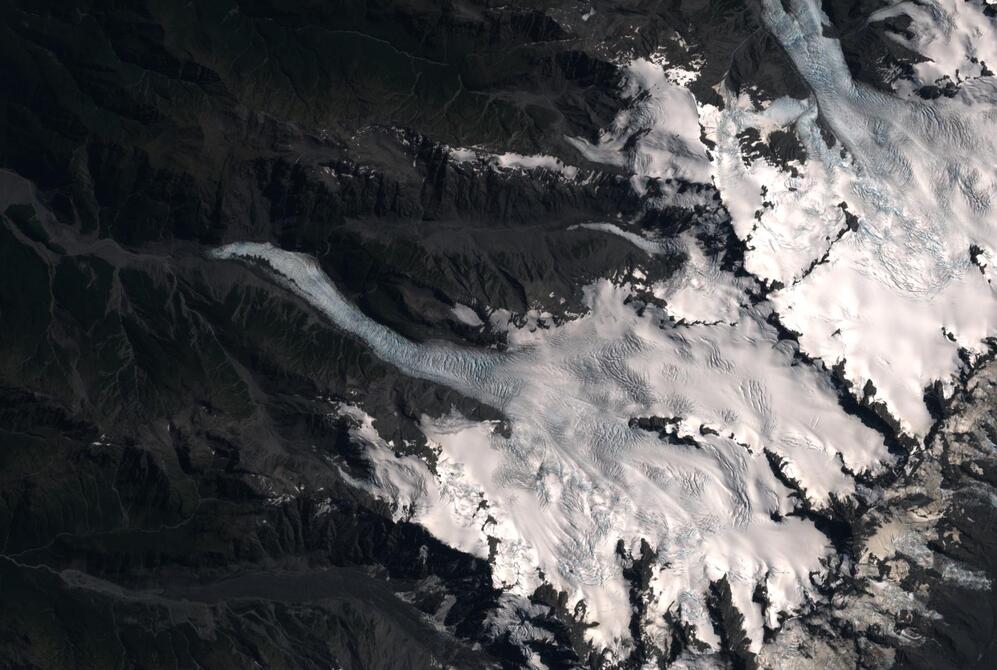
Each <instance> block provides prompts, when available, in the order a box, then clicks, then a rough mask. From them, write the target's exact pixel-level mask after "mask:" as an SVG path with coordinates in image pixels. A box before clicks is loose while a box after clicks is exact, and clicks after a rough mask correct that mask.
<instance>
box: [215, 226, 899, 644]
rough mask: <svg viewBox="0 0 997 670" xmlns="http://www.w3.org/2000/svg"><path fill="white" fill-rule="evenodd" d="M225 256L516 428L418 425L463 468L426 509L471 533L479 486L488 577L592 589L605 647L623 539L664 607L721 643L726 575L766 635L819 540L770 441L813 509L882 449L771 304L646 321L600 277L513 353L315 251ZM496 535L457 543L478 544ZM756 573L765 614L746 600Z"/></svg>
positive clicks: (612, 632) (435, 521) (810, 568)
mask: <svg viewBox="0 0 997 670" xmlns="http://www.w3.org/2000/svg"><path fill="white" fill-rule="evenodd" d="M215 256H216V257H218V258H223V259H224V258H228V259H232V258H241V259H247V260H253V259H258V260H263V261H266V262H265V263H261V264H260V266H261V267H263V268H265V269H267V270H269V271H271V272H272V273H273V276H274V279H275V280H277V281H279V282H281V283H282V284H283V285H284V286H285V287H286V288H288V289H290V290H291V291H293V292H294V293H296V294H297V295H298V296H300V297H301V298H303V299H304V300H306V301H307V302H308V303H309V304H311V305H312V306H313V307H315V308H316V309H317V310H319V311H320V312H321V313H322V314H323V315H324V316H325V317H326V318H328V319H329V321H330V322H331V323H332V324H334V325H335V326H337V327H339V328H341V329H343V330H345V331H347V332H349V333H350V334H352V335H353V336H355V337H357V338H358V339H360V340H362V341H363V342H364V343H366V344H367V346H369V347H370V348H371V349H372V350H373V351H374V353H376V354H377V356H378V357H380V358H382V359H383V360H385V361H386V362H388V363H391V364H393V365H395V366H397V367H398V368H399V370H401V371H402V372H404V373H405V374H407V375H411V376H414V377H419V378H422V379H427V380H431V381H434V382H436V383H439V384H444V385H446V386H449V387H451V388H454V389H456V390H458V391H460V392H461V393H463V394H465V395H467V396H469V397H472V398H475V399H477V400H479V401H480V402H482V403H486V404H488V405H491V406H494V407H496V408H498V409H500V410H501V411H502V412H503V413H504V414H505V416H506V417H507V418H508V420H509V423H510V425H511V433H510V435H509V437H504V436H502V435H501V434H499V433H498V432H496V431H493V430H491V427H490V426H482V425H481V424H473V423H469V422H466V421H465V422H460V421H456V422H455V419H454V417H434V418H429V417H426V418H424V421H423V428H424V430H425V432H426V434H427V436H428V437H429V438H430V439H432V440H433V441H434V442H435V443H437V444H439V445H440V446H441V448H442V450H443V454H444V456H445V457H446V458H447V459H448V460H449V461H450V462H452V463H454V464H456V466H457V467H456V469H451V470H450V471H449V472H451V474H450V475H441V474H439V473H438V474H437V475H436V480H437V481H436V486H437V487H438V488H439V490H440V491H442V493H438V494H434V496H432V499H433V500H435V505H436V507H437V509H422V510H421V512H420V514H419V515H417V517H416V518H415V520H416V521H420V522H421V523H424V524H425V525H426V526H427V527H428V528H429V529H430V530H431V531H434V532H436V531H437V530H439V534H441V535H447V533H446V532H445V528H444V527H452V526H454V525H456V526H461V527H463V528H465V529H471V532H472V533H477V531H476V530H475V529H478V528H482V521H483V519H480V518H477V516H476V514H477V511H476V510H477V507H476V506H475V505H468V504H467V501H464V500H460V499H459V497H460V496H466V495H468V494H467V491H468V490H471V489H473V491H476V492H477V493H476V494H475V495H480V497H481V498H482V500H485V501H487V503H488V509H487V514H488V515H489V516H491V517H493V518H494V519H495V520H497V521H496V522H495V523H494V527H493V528H491V529H490V530H488V533H489V534H493V535H497V536H499V537H500V539H501V540H502V541H501V543H500V544H499V545H498V552H499V556H498V557H497V558H496V568H495V580H496V584H497V585H498V586H501V587H503V588H506V589H508V590H509V591H510V592H511V593H514V594H518V595H523V596H527V595H529V594H530V593H532V591H533V590H534V589H535V588H536V587H537V586H538V585H539V584H540V583H541V580H540V574H539V572H538V570H542V571H543V573H544V575H546V577H547V579H549V580H551V581H553V582H554V584H555V585H556V586H557V587H558V588H561V589H565V590H567V591H568V592H569V593H571V594H573V598H574V599H576V600H577V599H578V598H584V599H585V600H586V603H587V605H588V612H589V616H590V618H591V619H592V620H595V621H598V622H599V623H600V626H599V627H598V628H596V629H594V630H593V631H592V635H593V637H594V638H595V639H596V640H597V641H598V642H601V643H603V644H606V645H613V644H614V641H616V642H618V641H619V640H621V639H624V638H625V637H626V636H627V634H628V633H627V626H628V623H629V618H630V614H631V606H630V602H629V596H628V587H627V586H626V584H625V582H624V581H623V578H622V574H621V569H620V566H619V564H618V562H617V558H616V546H617V543H618V541H620V540H623V541H624V542H625V544H626V545H627V546H637V545H639V542H640V540H641V539H642V538H643V539H646V540H647V541H648V542H649V543H650V545H651V546H652V547H654V548H655V550H656V551H658V552H659V558H658V564H657V570H658V577H657V579H658V580H659V581H658V582H656V583H657V587H656V588H657V589H658V593H657V596H658V599H659V602H658V603H657V604H656V605H655V606H656V607H658V608H659V610H658V614H661V613H663V612H664V611H665V610H666V609H669V608H671V609H674V610H677V611H681V615H682V616H683V617H684V618H686V619H687V620H689V621H690V623H693V624H694V625H696V626H697V627H698V628H700V629H701V635H702V636H703V637H704V639H707V640H709V639H712V636H713V633H712V632H711V631H712V629H711V627H710V625H709V624H708V620H707V618H706V617H705V615H704V614H703V611H702V604H703V595H704V592H705V590H706V589H707V588H708V585H709V582H710V580H715V579H719V578H720V577H722V576H723V575H725V574H726V575H728V578H729V579H730V581H731V584H732V588H733V591H734V595H735V601H736V602H737V604H738V606H739V608H741V610H742V611H743V612H745V615H746V619H747V627H748V628H749V632H750V634H751V635H752V638H753V640H754V641H755V644H756V645H760V644H761V636H762V625H763V621H764V620H765V619H767V620H768V624H769V625H770V626H775V625H777V620H776V615H777V613H778V612H779V611H780V610H785V611H792V610H794V609H795V608H797V607H799V606H800V604H801V603H803V602H804V601H805V600H806V595H805V594H806V593H807V592H808V591H809V589H810V588H811V583H810V577H809V575H810V573H811V572H820V571H821V570H822V567H821V564H820V559H821V558H822V557H824V556H825V555H826V553H827V551H828V542H827V538H825V537H824V536H823V535H822V534H821V533H820V532H819V531H817V529H816V528H814V527H813V526H812V525H811V524H810V523H809V522H805V521H803V520H801V519H798V518H785V517H784V516H783V515H785V514H786V513H788V512H789V511H791V509H792V508H793V503H792V501H791V500H790V497H789V493H790V492H789V491H788V490H787V489H786V488H785V487H784V486H783V485H782V484H780V483H779V481H777V479H776V477H775V476H774V475H773V473H772V470H771V467H770V465H769V461H768V458H767V457H766V456H765V454H764V450H766V449H767V450H770V451H771V452H773V453H775V454H778V455H779V456H780V457H781V458H783V459H785V461H786V462H787V469H786V472H787V474H789V475H790V476H792V477H793V478H794V479H796V480H798V481H799V482H800V483H801V485H802V486H803V487H804V488H805V490H806V494H807V497H808V498H810V499H811V501H812V502H813V504H814V505H816V506H818V507H819V506H821V505H823V504H825V503H826V502H827V501H828V496H829V495H830V494H832V493H833V494H837V495H847V494H849V493H850V492H851V491H852V490H853V482H852V480H851V478H850V477H849V476H847V475H845V474H844V473H843V468H842V466H847V468H848V469H850V470H852V471H862V470H866V469H870V470H875V469H877V468H878V467H879V466H880V463H881V461H883V460H884V459H887V458H888V455H887V453H886V450H885V448H884V446H883V444H882V441H881V439H880V438H879V436H878V435H877V434H875V433H874V432H872V431H871V430H869V429H867V428H866V427H865V426H863V425H862V424H861V423H860V422H859V421H858V420H856V419H854V418H853V417H850V416H848V415H846V414H845V413H844V412H843V411H842V410H841V409H840V408H839V406H838V404H837V402H836V397H835V394H834V391H833V389H832V388H831V387H830V385H829V384H828V383H827V382H826V380H824V379H823V378H822V377H820V376H819V375H817V374H816V373H814V372H813V371H811V370H809V369H808V368H806V367H802V366H799V365H795V364H794V361H793V350H792V348H791V347H790V345H789V344H788V343H787V342H785V341H782V342H780V341H778V338H777V336H776V333H775V332H774V331H773V330H772V329H771V328H770V327H769V326H767V325H766V324H765V323H764V316H765V315H764V314H763V313H761V312H759V313H757V314H746V315H745V317H744V318H743V319H742V320H741V322H740V323H739V324H737V325H733V326H732V325H729V324H725V325H715V326H705V325H704V326H701V325H693V326H675V325H673V324H672V323H671V322H670V321H669V320H668V319H667V318H666V317H665V316H664V315H663V314H661V313H660V312H656V311H655V310H654V309H653V308H648V309H646V310H645V312H644V314H643V316H639V315H638V314H637V313H636V312H635V311H634V310H633V308H632V307H630V306H627V305H625V304H624V299H625V298H626V296H627V295H628V292H627V290H626V289H623V288H619V287H615V286H613V285H611V284H610V283H609V282H605V281H604V282H599V283H596V284H594V285H593V286H591V287H589V288H588V289H587V301H588V304H589V307H590V310H591V311H590V313H589V314H588V315H587V316H585V317H582V318H580V319H578V320H576V321H574V322H571V323H568V324H566V325H564V326H561V327H558V328H556V329H553V330H550V331H538V332H537V334H536V335H535V336H534V337H533V339H532V341H531V342H530V343H529V344H526V345H521V346H518V347H516V348H513V349H511V350H509V351H507V352H497V351H490V350H480V349H472V348H465V347H459V346H456V345H453V344H444V343H424V344H418V343H414V342H411V341H409V340H407V339H405V338H403V337H401V336H399V335H398V334H397V333H394V332H393V331H391V330H389V329H387V328H385V327H384V326H383V325H380V324H378V323H376V322H374V321H373V320H372V319H370V318H368V317H367V316H365V315H364V314H363V313H362V312H360V311H359V310H358V309H357V308H356V307H355V306H354V305H352V304H350V303H349V302H348V301H347V300H346V299H344V297H343V296H342V294H340V293H339V291H338V290H337V289H336V288H335V286H334V285H333V284H332V283H331V282H330V280H329V279H328V277H327V276H326V275H325V274H324V273H323V272H322V270H321V269H320V267H319V266H318V264H317V263H316V262H315V261H314V259H311V258H309V257H307V256H304V255H301V254H297V253H292V252H287V251H282V250H280V249H277V248H275V247H273V246H270V245H268V244H253V243H237V244H231V245H228V246H226V247H223V248H221V249H219V250H217V251H216V252H215ZM650 417H660V418H663V419H667V420H669V421H671V422H672V424H673V425H674V426H675V427H674V429H668V430H673V432H674V433H675V435H674V437H678V436H684V437H685V439H670V438H669V437H668V436H667V435H666V436H664V438H663V437H662V436H659V434H658V432H657V430H655V431H652V430H650V429H648V430H644V429H642V428H640V427H639V425H638V422H637V421H636V420H638V419H641V418H650ZM666 423H667V422H666ZM645 425H647V424H645ZM659 425H660V424H659ZM381 466H382V467H384V468H387V469H388V470H386V471H384V472H382V473H381V476H382V477H383V478H384V479H385V480H389V479H391V478H392V477H393V476H398V473H394V474H393V473H392V472H391V471H390V468H391V467H392V465H391V462H390V459H389V460H388V461H387V462H385V463H382V464H381ZM426 476H427V477H428V478H430V479H432V478H433V477H432V476H431V475H429V474H428V472H427V473H426ZM441 477H450V478H454V477H456V478H459V479H460V482H461V486H460V487H455V482H454V481H450V480H448V481H443V480H442V479H441ZM469 486H470V487H471V489H468V487H469ZM398 488H399V487H398V486H395V487H394V489H395V490H397V489H398ZM458 489H459V490H460V491H462V492H463V493H461V494H460V496H458V495H455V494H452V493H451V494H448V493H447V491H457V490H458ZM448 496H449V497H448ZM427 500H429V499H428V498H427V499H425V500H423V501H422V502H423V503H425V502H426V501H427ZM468 507H470V511H468ZM777 519H778V520H777ZM482 532H484V531H482ZM455 537H461V536H460V535H459V534H458V535H455ZM486 539H487V538H481V537H479V538H478V539H477V540H475V541H472V542H470V543H467V546H462V547H460V548H462V549H465V550H467V551H472V552H475V553H483V554H484V555H487V551H486V550H485V551H482V547H486V546H487V541H480V540H486ZM455 542H457V543H460V542H464V540H455ZM759 584H764V585H765V587H766V589H767V591H768V593H769V597H770V599H771V601H772V602H771V605H770V607H769V610H768V611H764V612H763V611H762V608H761V607H760V606H759V605H758V604H757V603H754V602H752V594H753V593H754V592H755V589H756V587H757V586H758V585H759ZM680 604H681V607H679V605H680ZM763 617H764V618H763Z"/></svg>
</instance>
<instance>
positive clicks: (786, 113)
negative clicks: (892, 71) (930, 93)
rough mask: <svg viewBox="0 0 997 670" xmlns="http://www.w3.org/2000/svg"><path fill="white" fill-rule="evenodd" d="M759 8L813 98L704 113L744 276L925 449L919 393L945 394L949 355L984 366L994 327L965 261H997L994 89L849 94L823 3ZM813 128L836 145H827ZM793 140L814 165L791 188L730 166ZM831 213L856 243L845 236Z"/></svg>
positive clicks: (785, 179)
mask: <svg viewBox="0 0 997 670" xmlns="http://www.w3.org/2000/svg"><path fill="white" fill-rule="evenodd" d="M784 5H785V6H784ZM763 8H764V11H763V18H764V21H765V23H766V25H767V26H768V28H769V29H770V31H771V32H772V34H773V35H774V36H775V37H776V39H777V40H778V41H779V42H780V44H781V45H782V46H783V48H784V49H785V51H786V53H787V54H788V55H789V57H790V59H791V60H792V62H793V63H794V65H795V66H796V68H797V70H798V71H799V72H800V74H801V75H802V76H803V78H804V79H805V80H806V82H807V84H808V85H809V86H810V88H811V91H812V99H811V100H810V102H809V103H801V102H799V101H788V100H785V101H776V103H773V104H772V105H771V106H770V107H769V108H768V109H766V110H757V109H754V108H753V105H752V103H751V102H750V101H749V100H748V99H747V96H742V97H740V98H734V97H733V96H728V101H727V102H728V104H727V105H726V106H725V109H724V110H723V111H719V110H715V109H709V110H706V113H705V114H704V122H705V123H706V125H707V126H708V127H709V128H710V129H711V133H712V134H713V136H714V139H715V140H716V141H717V142H718V151H719V153H720V156H719V158H718V160H717V162H716V172H717V175H716V176H717V183H718V186H719V187H720V188H721V191H722V193H723V195H724V199H725V201H726V202H727V203H728V206H729V208H730V211H731V215H732V217H733V218H734V225H735V228H736V229H737V231H738V234H739V235H740V236H741V237H742V238H744V239H747V240H748V241H749V242H750V244H751V246H750V247H749V252H748V255H747V259H746V267H747V268H748V269H749V270H750V271H752V272H754V273H756V274H757V275H758V276H759V277H761V278H762V279H766V280H770V281H779V282H781V283H782V284H784V285H785V288H784V289H782V290H780V291H777V292H775V293H773V294H772V296H771V300H772V303H773V306H774V307H775V309H776V310H777V311H778V312H779V314H780V316H781V318H782V321H783V323H784V324H785V325H786V326H787V327H789V328H791V329H792V330H794V331H797V332H799V333H802V336H801V338H800V342H801V346H802V348H803V349H804V350H805V351H806V352H807V353H809V354H811V355H813V356H815V357H819V358H822V359H823V360H824V361H825V362H826V363H827V364H828V365H832V364H835V363H839V362H844V366H845V372H846V375H847V377H848V379H850V380H851V381H852V382H853V383H854V384H855V388H856V390H857V392H858V393H861V392H862V390H863V389H865V388H867V387H866V384H867V383H868V382H871V383H872V386H873V387H874V388H875V391H876V392H875V399H876V400H880V401H884V402H885V403H886V405H887V407H888V409H889V410H890V411H891V413H893V414H894V415H895V416H897V417H898V419H899V420H900V423H901V425H902V426H903V428H904V429H905V430H906V431H908V432H910V433H912V434H916V435H923V434H925V433H926V432H927V430H928V428H929V427H930V424H931V417H930V416H929V413H928V411H927V408H926V407H925V405H924V402H923V399H922V397H923V394H924V389H925V387H927V386H928V385H930V384H931V383H932V382H934V381H936V380H941V381H943V382H947V381H948V380H950V379H951V377H952V375H953V373H954V372H955V371H956V370H957V369H958V365H959V358H958V349H959V348H960V347H964V348H967V349H969V350H971V351H981V350H982V349H983V348H984V346H983V344H982V340H983V339H984V338H986V337H988V336H989V335H991V334H992V332H993V327H992V326H993V324H994V322H995V319H997V300H995V295H994V291H993V287H992V285H991V282H990V277H989V276H988V275H987V274H986V273H984V272H980V271H979V270H978V269H977V267H974V265H973V258H972V255H973V254H974V253H975V254H976V255H977V256H978V258H977V262H978V264H979V265H983V264H984V263H985V262H989V260H988V259H989V258H991V257H992V255H993V250H994V248H995V232H994V230H993V226H992V222H993V208H992V200H993V195H994V190H995V188H997V151H995V146H994V141H993V138H994V137H995V136H997V135H995V131H997V113H995V112H997V110H995V107H994V102H995V100H997V89H995V88H994V87H993V85H992V82H991V83H990V85H989V86H987V85H984V84H979V85H977V86H974V87H971V88H970V89H969V90H967V91H966V92H964V94H963V95H962V97H961V98H956V99H953V100H948V99H941V100H937V101H931V102H927V101H921V100H907V99H901V98H899V97H896V96H892V95H888V94H885V93H882V92H879V91H875V90H872V89H870V88H868V87H866V86H864V85H862V84H859V83H856V82H854V81H853V80H852V78H851V75H850V73H849V70H848V67H847V65H846V64H845V61H844V57H843V55H842V52H841V48H840V45H839V44H838V42H837V41H836V40H833V39H830V38H828V37H825V36H824V31H823V28H822V26H823V23H824V22H825V21H826V18H825V17H824V15H823V13H822V11H821V10H820V6H819V4H818V3H816V2H815V1H814V0H788V2H786V3H783V2H780V1H779V0H764V2H763ZM902 9H903V8H901V7H898V8H896V9H894V10H891V11H895V12H899V11H902ZM911 11H919V10H916V9H911ZM970 98H972V102H973V104H972V105H969V104H968V102H969V99H970ZM818 113H819V115H820V119H821V120H822V121H823V122H825V123H826V124H827V126H828V127H829V128H830V130H831V131H832V133H833V135H834V137H835V138H837V140H838V142H840V144H835V145H834V146H828V145H827V144H826V143H825V141H824V139H823V137H822V135H821V133H820V132H819V130H818V128H817V114H818ZM788 126H792V127H793V128H794V129H795V130H796V132H797V134H798V136H799V137H800V139H801V142H802V143H803V145H804V146H805V147H806V150H807V154H808V159H809V160H808V161H806V163H805V164H804V165H800V166H798V169H797V174H791V173H789V172H785V171H782V170H779V169H777V168H775V167H774V166H771V165H767V164H765V163H764V161H755V162H754V163H753V164H750V163H751V162H750V161H749V164H750V165H749V166H748V167H747V168H744V167H743V166H742V165H741V164H740V163H741V160H742V157H741V155H740V153H739V147H738V145H737V134H738V132H740V131H741V130H743V129H745V128H749V127H753V128H758V129H761V130H762V131H763V132H767V131H769V130H770V129H771V128H773V127H788ZM763 186H764V187H765V191H764V192H763V191H762V190H761V188H762V187H763ZM763 201H764V204H763ZM841 203H844V204H845V206H846V207H847V210H848V212H849V213H851V214H853V215H854V216H855V217H857V219H858V221H859V224H858V226H857V229H855V230H848V231H843V223H844V221H843V219H844V216H843V208H842V207H841ZM839 238H840V239H839ZM808 249H809V251H808ZM971 249H972V250H975V251H971ZM825 252H826V253H827V257H826V259H825V262H823V263H820V264H815V263H816V262H817V261H818V260H819V259H821V256H822V254H824V253H825ZM980 259H983V262H981V261H980Z"/></svg>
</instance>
